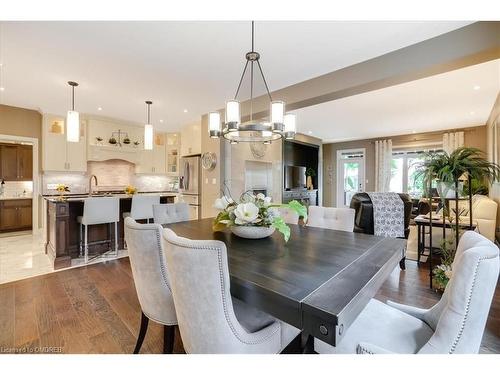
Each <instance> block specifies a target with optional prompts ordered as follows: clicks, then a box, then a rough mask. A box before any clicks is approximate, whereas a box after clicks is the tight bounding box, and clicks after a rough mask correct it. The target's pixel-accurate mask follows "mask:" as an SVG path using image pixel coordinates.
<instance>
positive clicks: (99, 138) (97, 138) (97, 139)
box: [95, 137, 102, 146]
mask: <svg viewBox="0 0 500 375" xmlns="http://www.w3.org/2000/svg"><path fill="white" fill-rule="evenodd" d="M95 140H96V142H97V144H98V145H99V146H101V145H102V137H95Z"/></svg>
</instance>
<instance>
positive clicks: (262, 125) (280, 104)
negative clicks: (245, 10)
mask: <svg viewBox="0 0 500 375" xmlns="http://www.w3.org/2000/svg"><path fill="white" fill-rule="evenodd" d="M245 58H246V60H247V61H246V64H245V67H244V69H243V73H242V75H241V78H240V82H239V84H238V88H237V90H236V94H235V96H234V99H232V100H228V101H227V102H226V111H225V122H224V123H223V124H222V123H221V116H220V113H219V112H210V113H209V114H208V132H209V135H210V137H211V138H220V137H223V138H225V139H227V140H228V141H230V143H231V144H236V143H239V142H263V143H265V144H269V143H271V142H273V141H277V140H279V139H282V138H286V139H293V138H294V137H295V130H296V129H295V116H294V117H293V126H291V125H290V126H289V130H288V131H287V130H286V129H285V128H286V124H285V119H286V116H287V115H285V102H284V101H282V100H273V98H272V96H271V93H270V92H269V87H268V86H267V82H266V78H265V77H264V73H263V72H262V66H261V64H260V62H259V59H260V55H259V53H258V52H255V51H254V22H253V21H252V51H250V52H248V53H247V54H246V55H245ZM257 69H258V71H259V73H260V75H261V77H262V80H263V82H264V85H265V87H266V92H267V96H268V97H269V102H270V105H269V121H262V120H254V119H253V94H254V92H253V85H254V76H255V75H254V70H257ZM247 71H250V119H249V121H246V122H241V106H240V102H239V101H238V99H237V98H238V94H239V92H240V88H241V84H242V82H243V80H244V78H245V74H246V73H247ZM289 121H290V120H289Z"/></svg>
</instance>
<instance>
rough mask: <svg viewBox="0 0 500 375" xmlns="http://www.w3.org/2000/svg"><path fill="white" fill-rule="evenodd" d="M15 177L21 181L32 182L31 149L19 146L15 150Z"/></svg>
mask: <svg viewBox="0 0 500 375" xmlns="http://www.w3.org/2000/svg"><path fill="white" fill-rule="evenodd" d="M17 175H18V176H19V177H18V179H19V180H22V181H31V180H33V147H31V146H25V145H21V146H18V149H17Z"/></svg>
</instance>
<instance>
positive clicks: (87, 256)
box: [83, 225, 89, 263]
mask: <svg viewBox="0 0 500 375" xmlns="http://www.w3.org/2000/svg"><path fill="white" fill-rule="evenodd" d="M84 241H85V242H84V243H83V247H84V251H85V263H88V262H89V245H88V225H85V240H84Z"/></svg>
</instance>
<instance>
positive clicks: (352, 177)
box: [337, 150, 365, 207]
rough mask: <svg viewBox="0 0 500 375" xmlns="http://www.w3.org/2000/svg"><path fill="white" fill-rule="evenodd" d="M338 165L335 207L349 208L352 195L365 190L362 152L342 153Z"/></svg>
mask: <svg viewBox="0 0 500 375" xmlns="http://www.w3.org/2000/svg"><path fill="white" fill-rule="evenodd" d="M339 156H340V159H339V160H338V162H337V165H338V176H337V177H338V178H337V181H338V182H337V207H349V205H350V204H351V198H352V196H353V195H354V194H356V193H358V192H361V191H364V190H365V161H364V150H363V151H362V152H359V151H358V152H355V153H353V152H352V151H350V152H344V151H343V152H342V153H341V154H340V155H339Z"/></svg>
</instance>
